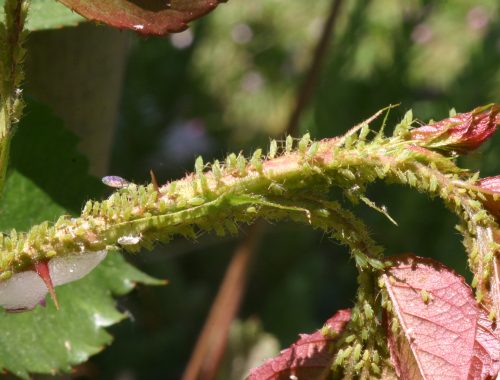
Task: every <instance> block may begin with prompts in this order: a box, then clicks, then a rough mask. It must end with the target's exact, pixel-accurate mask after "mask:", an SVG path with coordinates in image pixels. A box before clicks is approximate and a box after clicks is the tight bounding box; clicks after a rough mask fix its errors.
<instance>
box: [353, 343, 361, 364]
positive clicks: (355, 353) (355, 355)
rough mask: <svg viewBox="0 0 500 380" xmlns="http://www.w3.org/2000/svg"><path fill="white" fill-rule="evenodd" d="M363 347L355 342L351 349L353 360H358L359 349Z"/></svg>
mask: <svg viewBox="0 0 500 380" xmlns="http://www.w3.org/2000/svg"><path fill="white" fill-rule="evenodd" d="M362 348H363V346H361V344H360V343H358V344H356V346H354V350H353V351H352V357H353V359H354V361H356V362H357V361H358V360H359V358H360V356H361V349H362Z"/></svg>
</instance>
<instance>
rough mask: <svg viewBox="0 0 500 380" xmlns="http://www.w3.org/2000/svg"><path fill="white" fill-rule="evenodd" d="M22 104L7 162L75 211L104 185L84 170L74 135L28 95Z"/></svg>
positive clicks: (84, 165)
mask: <svg viewBox="0 0 500 380" xmlns="http://www.w3.org/2000/svg"><path fill="white" fill-rule="evenodd" d="M26 106H27V108H26V112H25V116H24V118H23V119H22V120H21V123H20V125H19V127H18V129H17V132H16V134H15V135H14V138H13V140H12V145H11V153H10V166H11V167H14V168H15V169H16V170H17V171H19V172H20V173H22V174H23V175H24V176H26V177H28V178H29V179H30V180H32V181H33V182H34V183H35V184H36V185H37V186H38V187H40V188H41V189H43V191H44V192H45V193H47V194H48V195H49V196H50V197H51V198H52V199H55V200H56V201H57V203H58V204H59V205H61V206H62V207H63V208H64V209H66V210H70V211H72V212H73V213H74V214H79V213H80V211H81V208H82V206H83V205H84V203H85V201H86V200H87V199H89V198H92V199H98V198H100V197H101V196H102V195H103V192H104V191H107V190H108V189H107V188H106V187H105V186H103V184H102V183H101V181H100V180H99V179H97V178H95V177H93V176H90V175H89V174H88V168H89V165H88V161H87V159H86V158H85V157H84V156H82V155H81V154H80V153H79V152H78V148H77V144H78V138H77V137H76V136H75V135H74V134H73V133H72V132H71V131H69V130H67V129H66V128H64V125H63V122H62V121H61V120H60V119H59V118H57V117H56V116H55V115H54V114H53V113H52V111H51V110H50V109H49V108H48V107H46V106H44V105H41V104H39V103H36V102H34V101H32V100H30V99H28V100H27V105H26ZM60 214H61V212H58V214H57V215H60ZM43 220H44V219H40V222H42V221H43ZM27 227H28V225H26V226H25V227H22V228H27Z"/></svg>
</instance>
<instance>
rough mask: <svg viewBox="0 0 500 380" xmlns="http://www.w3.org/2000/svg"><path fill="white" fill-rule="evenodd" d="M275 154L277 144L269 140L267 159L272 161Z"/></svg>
mask: <svg viewBox="0 0 500 380" xmlns="http://www.w3.org/2000/svg"><path fill="white" fill-rule="evenodd" d="M277 153H278V142H277V141H276V140H271V144H270V146H269V154H268V157H269V158H270V159H273V158H274V157H276V154H277Z"/></svg>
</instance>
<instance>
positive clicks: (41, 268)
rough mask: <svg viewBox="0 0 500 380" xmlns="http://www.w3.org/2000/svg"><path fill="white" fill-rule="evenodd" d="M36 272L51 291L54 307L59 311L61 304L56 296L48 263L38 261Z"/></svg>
mask: <svg viewBox="0 0 500 380" xmlns="http://www.w3.org/2000/svg"><path fill="white" fill-rule="evenodd" d="M35 270H36V273H37V274H38V275H39V276H40V278H41V279H42V280H43V282H44V283H45V286H47V289H48V290H49V294H50V297H51V298H52V301H54V305H56V309H57V310H59V302H58V301H57V296H56V292H55V290H54V285H53V284H52V278H51V277H50V272H49V265H48V264H47V261H37V262H36V263H35Z"/></svg>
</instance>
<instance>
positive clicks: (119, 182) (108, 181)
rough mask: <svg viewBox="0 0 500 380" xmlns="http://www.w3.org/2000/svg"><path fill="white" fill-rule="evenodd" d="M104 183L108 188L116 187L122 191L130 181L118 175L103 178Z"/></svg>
mask: <svg viewBox="0 0 500 380" xmlns="http://www.w3.org/2000/svg"><path fill="white" fill-rule="evenodd" d="M102 183H104V184H105V185H106V186H109V187H114V188H116V189H122V188H124V187H127V186H128V185H129V181H127V180H126V179H123V178H122V177H118V176H116V175H108V176H106V177H102Z"/></svg>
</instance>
